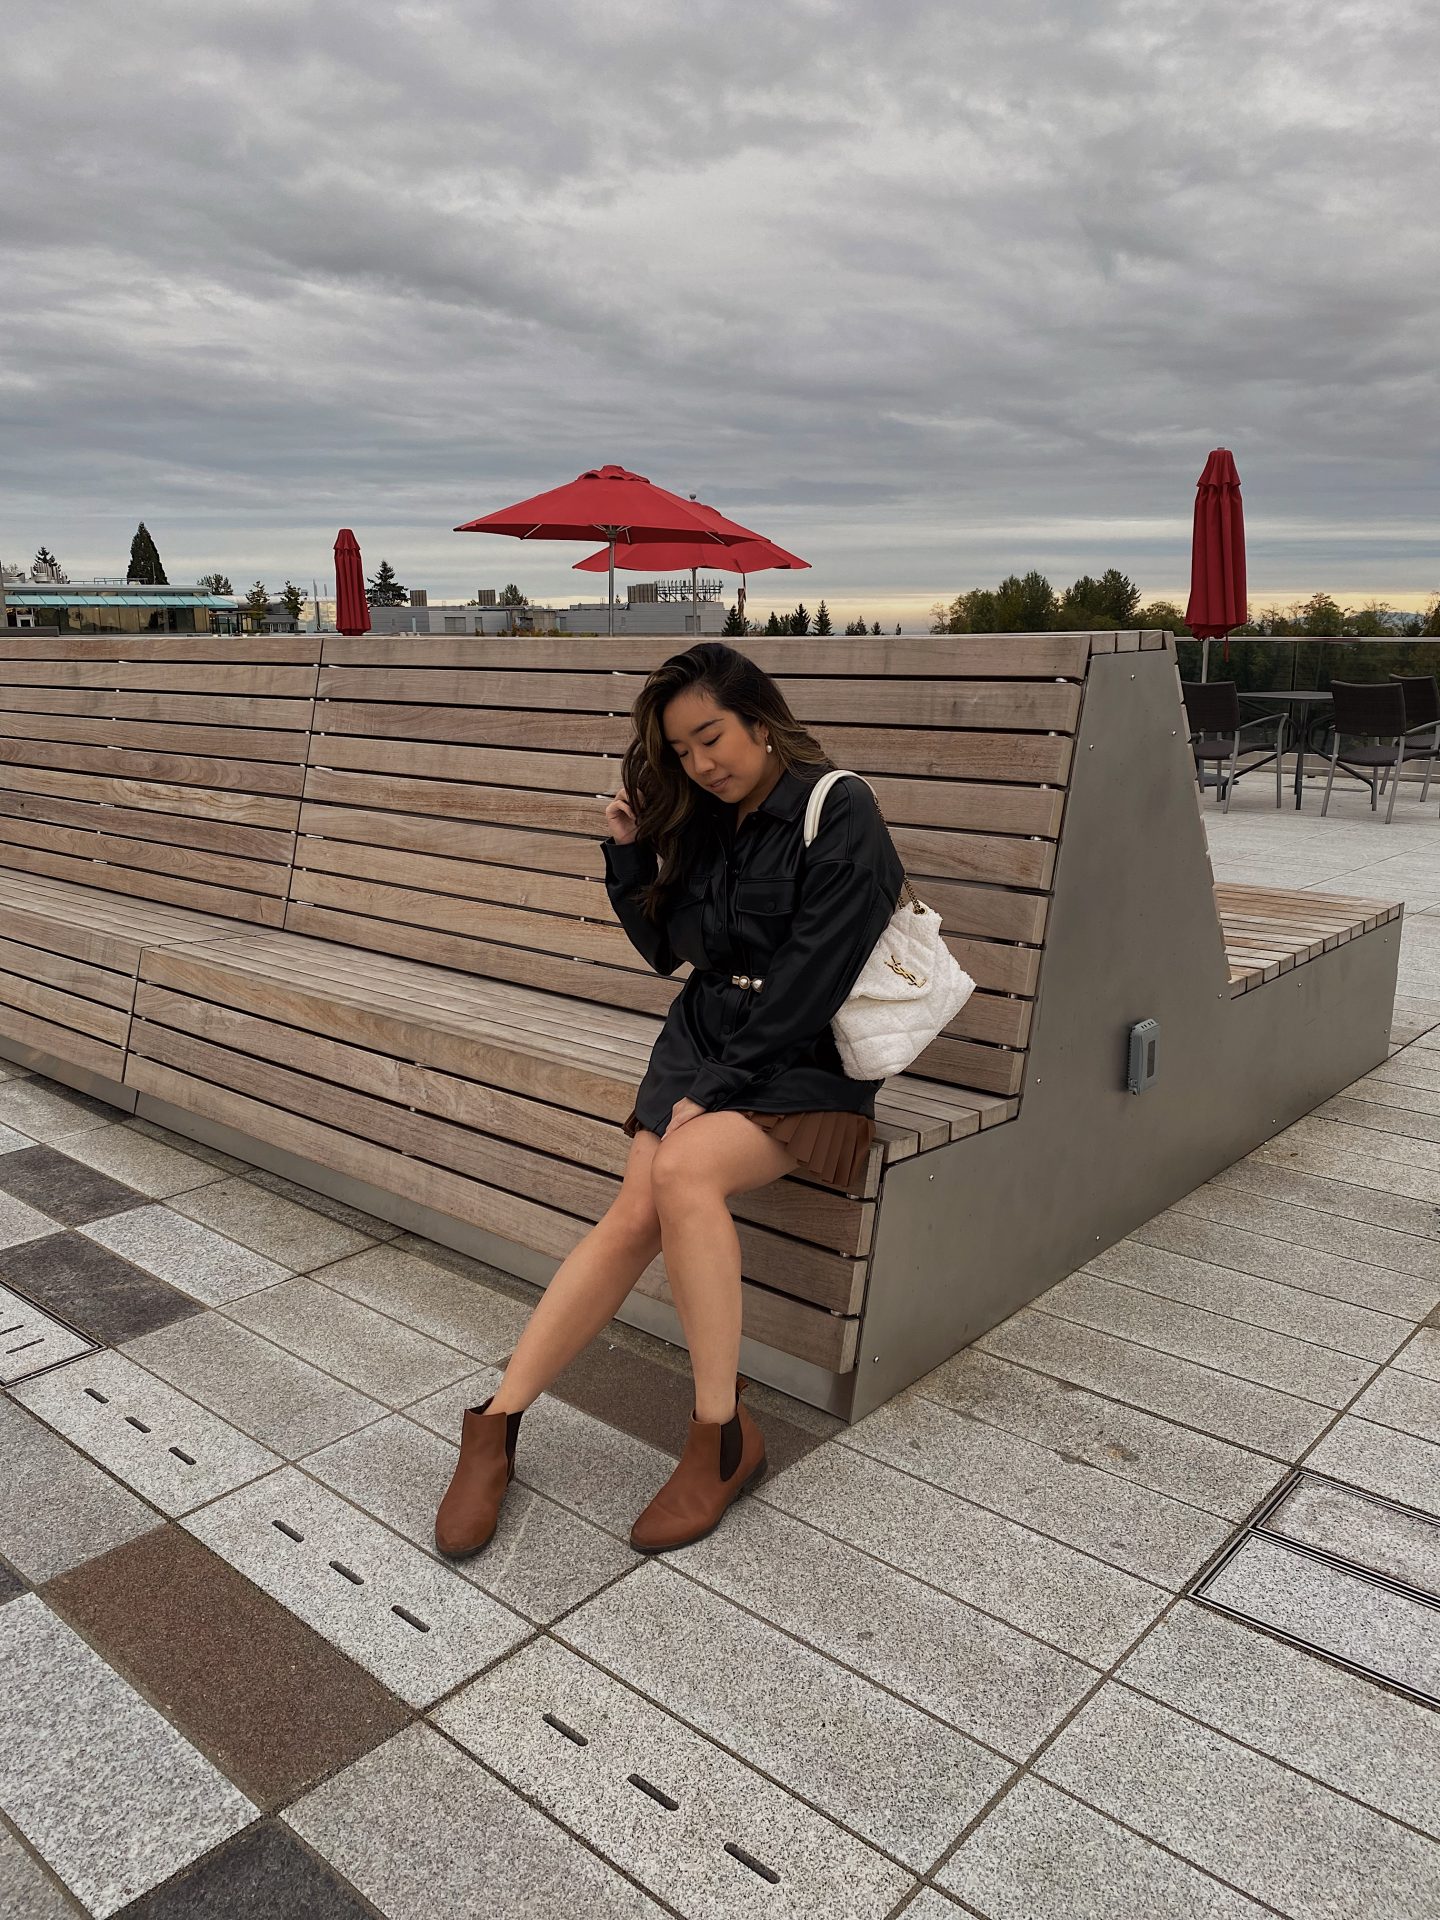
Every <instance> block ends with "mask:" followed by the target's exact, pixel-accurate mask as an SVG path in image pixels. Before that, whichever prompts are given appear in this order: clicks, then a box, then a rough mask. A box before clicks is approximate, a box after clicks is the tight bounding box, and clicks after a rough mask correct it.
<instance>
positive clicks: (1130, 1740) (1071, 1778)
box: [1036, 1682, 1440, 1920]
mask: <svg viewBox="0 0 1440 1920" xmlns="http://www.w3.org/2000/svg"><path fill="white" fill-rule="evenodd" d="M1036 1771H1037V1772H1038V1773H1040V1774H1041V1775H1043V1776H1044V1777H1045V1778H1046V1779H1048V1780H1050V1781H1051V1782H1053V1784H1055V1785H1056V1786H1059V1787H1063V1788H1066V1789H1067V1790H1068V1791H1070V1792H1072V1793H1073V1794H1075V1795H1076V1797H1077V1798H1080V1799H1083V1800H1085V1801H1087V1802H1088V1803H1089V1804H1090V1805H1091V1806H1094V1807H1097V1808H1098V1809H1099V1810H1100V1811H1101V1812H1103V1813H1107V1814H1109V1815H1110V1816H1111V1817H1112V1818H1113V1819H1116V1820H1119V1821H1122V1822H1123V1823H1124V1824H1125V1825H1126V1826H1129V1827H1132V1828H1134V1829H1135V1830H1137V1831H1138V1832H1140V1833H1141V1834H1144V1835H1146V1836H1147V1837H1148V1838H1150V1839H1152V1840H1156V1841H1158V1842H1159V1843H1160V1844H1161V1845H1162V1846H1166V1847H1169V1848H1171V1849H1172V1850H1173V1851H1174V1852H1175V1853H1177V1854H1179V1855H1180V1856H1181V1858H1182V1859H1187V1860H1190V1861H1193V1862H1194V1864H1195V1865H1197V1866H1199V1867H1202V1868H1204V1869H1205V1870H1206V1871H1208V1872H1210V1873H1213V1874H1214V1875H1215V1876H1216V1877H1217V1878H1219V1879H1222V1880H1225V1881H1227V1882H1228V1883H1229V1884H1230V1885H1232V1886H1234V1887H1238V1888H1239V1889H1241V1890H1242V1891H1243V1892H1245V1893H1247V1894H1249V1895H1250V1896H1251V1897H1252V1898H1254V1899H1256V1900H1260V1901H1265V1902H1269V1903H1270V1904H1271V1905H1272V1906H1274V1907H1275V1908H1277V1909H1278V1910H1279V1911H1280V1912H1281V1913H1284V1914H1287V1915H1290V1916H1293V1917H1294V1920H1422V1916H1423V1915H1424V1914H1425V1913H1426V1912H1427V1910H1428V1909H1427V1903H1430V1902H1433V1896H1434V1890H1435V1885H1436V1868H1437V1864H1440V1856H1437V1853H1436V1848H1435V1845H1434V1843H1433V1842H1431V1841H1429V1840H1425V1839H1423V1838H1421V1836H1420V1835H1418V1834H1414V1833H1412V1832H1410V1831H1409V1829H1408V1828H1405V1827H1401V1826H1397V1825H1396V1824H1395V1823H1394V1822H1393V1821H1391V1820H1388V1819H1386V1818H1385V1817H1384V1816H1383V1815H1381V1814H1378V1813H1375V1812H1373V1811H1372V1810H1371V1809H1370V1808H1369V1807H1362V1806H1357V1805H1356V1804H1355V1803H1354V1802H1353V1801H1351V1800H1347V1799H1345V1798H1344V1797H1343V1796H1342V1795H1340V1794H1338V1793H1335V1792H1332V1791H1331V1789H1330V1788H1328V1787H1325V1786H1322V1785H1320V1784H1319V1783H1318V1782H1317V1781H1314V1780H1310V1779H1307V1778H1306V1777H1305V1776H1304V1775H1303V1774H1299V1773H1295V1772H1292V1771H1291V1770H1290V1769H1289V1768H1288V1767H1282V1766H1280V1765H1278V1764H1277V1763H1276V1762H1275V1761H1273V1760H1270V1759H1267V1758H1266V1757H1265V1756H1264V1755H1263V1754H1258V1753H1254V1752H1252V1751H1251V1750H1250V1749H1249V1748H1247V1747H1243V1746H1240V1745H1238V1744H1237V1743H1236V1742H1235V1741H1233V1740H1230V1739H1227V1738H1226V1737H1225V1735H1223V1734H1220V1733H1216V1732H1214V1731H1213V1730H1211V1729H1210V1728H1207V1727H1201V1726H1197V1725H1196V1724H1195V1723H1194V1722H1193V1721H1191V1720H1188V1719H1186V1718H1184V1717H1183V1716H1182V1715H1180V1714H1177V1713H1174V1712H1172V1711H1171V1709H1170V1708H1168V1707H1165V1706H1162V1705H1160V1704H1159V1703H1158V1702H1156V1701H1153V1700H1148V1699H1146V1698H1144V1697H1143V1696H1142V1695H1140V1694H1136V1693H1132V1692H1130V1691H1129V1689H1128V1688H1125V1687H1122V1686H1117V1685H1115V1684H1114V1683H1113V1682H1112V1683H1111V1684H1110V1685H1108V1686H1106V1687H1105V1688H1104V1689H1103V1691H1102V1692H1101V1693H1099V1694H1098V1695H1097V1696H1096V1697H1095V1699H1093V1700H1092V1701H1090V1702H1089V1704H1088V1705H1087V1706H1085V1707H1082V1708H1081V1710H1080V1712H1079V1714H1078V1715H1077V1716H1076V1718H1075V1719H1074V1720H1072V1721H1071V1722H1070V1724H1069V1726H1068V1727H1066V1728H1065V1729H1064V1731H1063V1732H1062V1733H1061V1734H1060V1736H1059V1738H1058V1739H1057V1740H1056V1742H1055V1744H1054V1745H1053V1746H1052V1747H1051V1748H1050V1749H1049V1750H1048V1751H1047V1752H1046V1753H1044V1754H1042V1755H1041V1757H1040V1759H1039V1761H1038V1762H1037V1763H1036Z"/></svg>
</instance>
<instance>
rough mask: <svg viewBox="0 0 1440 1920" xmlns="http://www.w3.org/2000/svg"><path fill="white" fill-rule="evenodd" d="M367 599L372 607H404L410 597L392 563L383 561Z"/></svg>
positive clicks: (370, 584) (366, 594)
mask: <svg viewBox="0 0 1440 1920" xmlns="http://www.w3.org/2000/svg"><path fill="white" fill-rule="evenodd" d="M506 591H507V592H508V591H509V589H508V588H507V589H506ZM365 598H366V599H367V600H368V601H369V602H370V605H371V606H372V607H403V606H404V605H405V604H406V603H407V601H408V600H409V598H410V595H409V592H408V591H407V589H406V588H404V587H402V586H401V584H400V582H399V581H398V580H397V579H396V578H395V569H394V568H393V567H392V566H391V564H390V562H389V561H388V560H382V561H381V562H380V566H379V569H378V571H377V572H376V575H375V578H374V579H373V580H372V581H371V582H370V583H369V585H368V586H367V587H366V589H365ZM506 604H507V605H509V604H510V603H509V602H507V603H506Z"/></svg>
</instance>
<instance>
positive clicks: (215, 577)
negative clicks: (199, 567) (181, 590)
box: [198, 573, 235, 593]
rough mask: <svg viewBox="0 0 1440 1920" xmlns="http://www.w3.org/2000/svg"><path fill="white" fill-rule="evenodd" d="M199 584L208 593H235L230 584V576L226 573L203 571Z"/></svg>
mask: <svg viewBox="0 0 1440 1920" xmlns="http://www.w3.org/2000/svg"><path fill="white" fill-rule="evenodd" d="M198 584H199V585H200V586H202V587H203V588H204V589H205V591H206V593H234V591H235V589H234V587H232V586H231V584H230V576H229V575H228V574H225V573H202V574H201V576H200V579H199V583H198Z"/></svg>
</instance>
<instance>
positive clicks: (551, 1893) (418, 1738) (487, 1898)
mask: <svg viewBox="0 0 1440 1920" xmlns="http://www.w3.org/2000/svg"><path fill="white" fill-rule="evenodd" d="M657 1811H658V1809H657ZM285 1818H286V1821H287V1824H288V1825H290V1826H292V1827H293V1828H294V1829H295V1831H296V1832H297V1833H298V1834H299V1835H300V1836H301V1838H302V1839H303V1840H305V1841H307V1842H308V1843H309V1844H310V1845H311V1846H312V1847H313V1848H314V1849H315V1851H316V1852H317V1853H318V1854H320V1855H321V1856H322V1858H324V1859H326V1860H328V1861H329V1862H330V1863H331V1865H332V1866H333V1867H335V1868H336V1869H337V1870H338V1871H339V1872H340V1873H343V1874H344V1876H345V1878H346V1879H347V1880H349V1881H350V1882H351V1883H352V1885H354V1886H356V1887H358V1888H359V1890H360V1892H361V1893H362V1894H364V1896H365V1897H366V1899H367V1900H369V1901H371V1902H372V1903H373V1904H374V1905H375V1906H376V1907H377V1908H378V1909H379V1910H380V1912H381V1913H383V1914H385V1915H386V1920H451V1916H454V1917H455V1920H460V1917H461V1916H464V1920H539V1916H541V1915H550V1914H556V1915H561V1914H576V1915H580V1914H583V1915H584V1916H585V1920H660V1916H661V1909H660V1908H659V1907H657V1906H656V1905H655V1903H654V1902H653V1901H652V1900H650V1899H648V1898H647V1897H646V1895H645V1894H643V1893H641V1892H640V1890H639V1889H638V1888H637V1887H635V1886H634V1885H632V1883H631V1882H630V1881H629V1880H626V1879H624V1878H622V1877H621V1875H619V1874H618V1873H616V1872H615V1870H614V1869H613V1868H612V1867H608V1866H606V1865H605V1864H604V1863H603V1862H602V1861H600V1860H597V1859H596V1858H595V1856H594V1854H593V1853H590V1852H589V1851H588V1850H587V1849H586V1848H585V1847H583V1846H582V1845H581V1844H580V1842H579V1841H578V1840H576V1839H574V1838H573V1837H572V1836H571V1835H570V1834H568V1833H564V1832H562V1831H561V1829H560V1828H559V1827H557V1826H556V1825H555V1824H554V1823H553V1822H552V1821H550V1820H547V1819H546V1817H545V1815H544V1814H543V1813H540V1812H537V1810H536V1809H535V1808H534V1807H531V1806H528V1805H527V1804H526V1803H525V1801H523V1800H522V1799H520V1797H519V1795H518V1794H515V1793H513V1792H512V1791H511V1790H510V1788H508V1787H505V1786H502V1785H501V1784H500V1782H499V1781H498V1780H496V1779H494V1778H493V1776H492V1775H490V1774H488V1773H486V1772H485V1770H484V1768H483V1767H481V1766H479V1765H477V1763H476V1762H475V1761H474V1760H472V1759H471V1758H470V1757H469V1755H468V1754H464V1753H461V1752H460V1750H459V1748H458V1747H454V1746H452V1745H451V1744H450V1742H449V1741H448V1740H445V1739H443V1738H442V1737H441V1736H440V1735H439V1734H438V1733H436V1732H435V1731H434V1730H433V1728H430V1727H425V1726H416V1727H412V1728H409V1729H408V1730H407V1731H406V1732H404V1733H401V1734H397V1735H396V1736H395V1738H394V1739H393V1740H389V1741H387V1742H386V1744H385V1745H384V1746H383V1747H377V1748H376V1750H375V1751H374V1752H373V1753H369V1754H366V1756H365V1758H364V1759H363V1760H359V1761H357V1762H356V1763H355V1765H354V1766H353V1767H347V1768H346V1769H345V1771H344V1772H343V1773H339V1774H336V1776H335V1778H334V1779H333V1780H327V1781H326V1783H325V1785H324V1786H322V1787H317V1788H316V1790H315V1791H314V1792H313V1793H310V1794H307V1795H306V1796H305V1798H304V1799H303V1800H301V1801H299V1802H297V1804H296V1805H295V1806H293V1807H292V1808H291V1809H290V1810H289V1812H288V1813H287V1814H286V1816H285Z"/></svg>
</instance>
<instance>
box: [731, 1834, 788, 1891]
mask: <svg viewBox="0 0 1440 1920" xmlns="http://www.w3.org/2000/svg"><path fill="white" fill-rule="evenodd" d="M725 1851H726V1853H728V1854H731V1855H733V1857H734V1858H735V1859H736V1860H738V1861H739V1862H740V1864H741V1866H742V1867H749V1869H750V1871H751V1872H752V1873H758V1874H759V1876H760V1878H761V1879H762V1880H768V1881H769V1882H770V1884H771V1886H772V1887H778V1886H779V1884H780V1876H779V1874H778V1873H776V1871H775V1869H774V1868H773V1867H767V1866H766V1865H765V1862H764V1861H763V1860H757V1859H756V1858H755V1856H754V1854H753V1853H747V1852H746V1851H745V1849H744V1847H737V1846H736V1844H735V1842H734V1841H733V1840H727V1841H726V1842H725Z"/></svg>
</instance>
